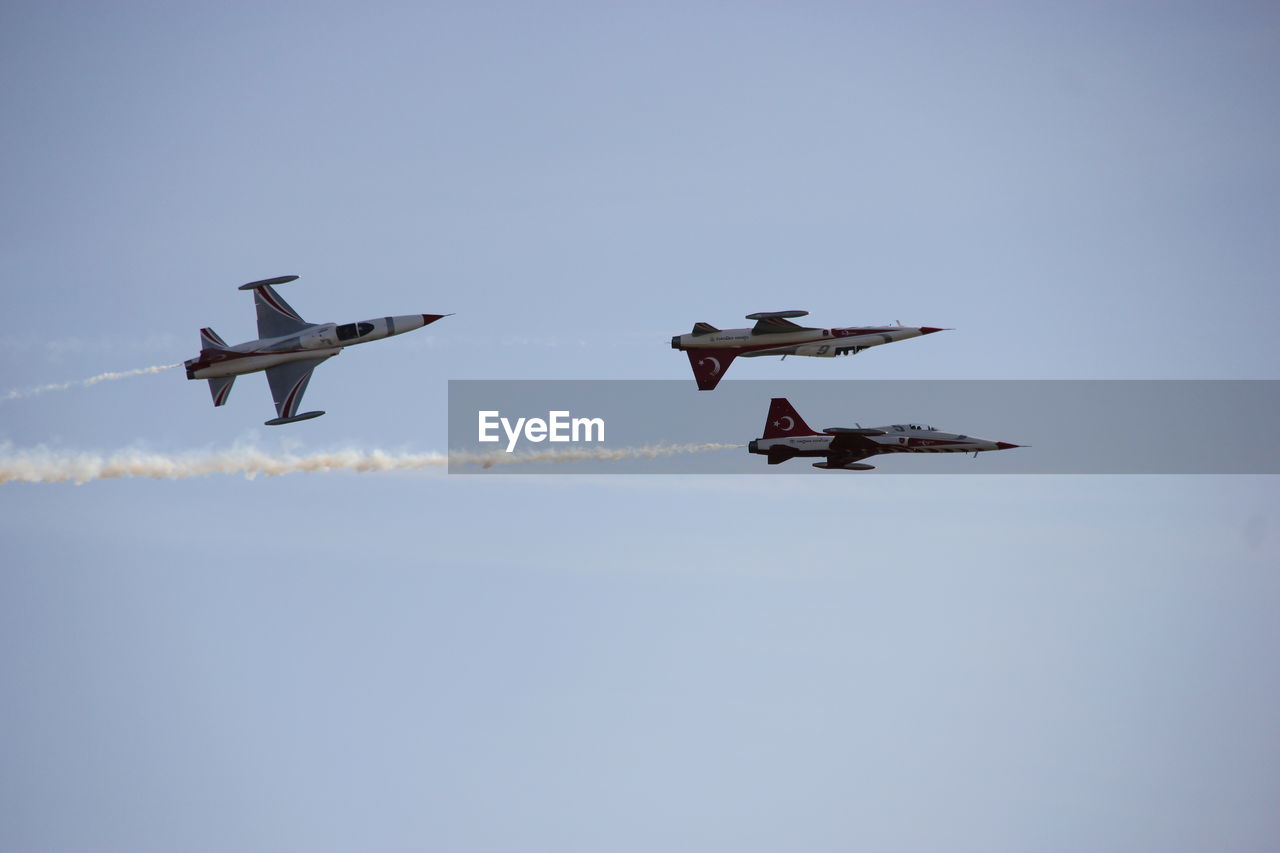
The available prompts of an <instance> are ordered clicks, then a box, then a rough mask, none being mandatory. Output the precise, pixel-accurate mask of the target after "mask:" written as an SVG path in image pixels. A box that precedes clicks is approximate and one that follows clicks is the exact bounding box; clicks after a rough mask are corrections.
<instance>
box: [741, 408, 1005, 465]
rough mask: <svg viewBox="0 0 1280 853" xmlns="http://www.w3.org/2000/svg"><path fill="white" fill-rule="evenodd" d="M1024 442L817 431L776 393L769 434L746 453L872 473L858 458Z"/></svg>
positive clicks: (873, 430)
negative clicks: (809, 459) (805, 459)
mask: <svg viewBox="0 0 1280 853" xmlns="http://www.w3.org/2000/svg"><path fill="white" fill-rule="evenodd" d="M1021 446H1022V445H1018V444H1010V443H1009V442H1007V441H990V440H988V439H985V438H975V437H974V436H971V435H957V434H955V433H950V432H941V431H939V430H938V429H937V428H936V427H931V426H926V425H924V424H895V425H893V426H883V427H869V428H868V427H828V428H827V429H824V430H823V431H822V432H817V431H816V430H812V429H810V428H809V425H808V424H806V423H805V422H804V419H803V418H801V417H800V414H799V413H798V412H797V411H796V410H795V409H794V408H792V406H791V404H790V403H789V402H787V399H786V398H785V397H774V398H773V400H772V401H771V402H770V404H769V418H768V419H767V420H766V421H765V423H764V437H763V438H757V439H756V440H755V441H752V442H751V443H750V444H748V445H747V452H748V453H758V454H760V455H761V456H767V457H769V464H770V465H778V464H780V463H782V462H786V461H787V460H788V459H794V458H795V457H797V456H808V457H822V458H823V459H824V461H822V462H815V463H813V467H814V468H823V469H826V470H840V471H870V470H871V469H873V468H875V467H876V466H874V465H867V464H864V463H862V462H861V461H859V460H862V459H866V458H867V457H868V456H879V455H880V454H883V453H980V452H982V451H984V450H1009V449H1010V448H1013V447H1021Z"/></svg>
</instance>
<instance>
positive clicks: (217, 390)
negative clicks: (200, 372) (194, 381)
mask: <svg viewBox="0 0 1280 853" xmlns="http://www.w3.org/2000/svg"><path fill="white" fill-rule="evenodd" d="M235 381H236V378H235V377H234V376H219V377H218V378H217V379H210V380H209V393H210V394H212V395H213V404H214V405H215V406H221V405H222V404H223V403H225V402H227V397H229V396H230V395H231V386H232V384H234V383H235Z"/></svg>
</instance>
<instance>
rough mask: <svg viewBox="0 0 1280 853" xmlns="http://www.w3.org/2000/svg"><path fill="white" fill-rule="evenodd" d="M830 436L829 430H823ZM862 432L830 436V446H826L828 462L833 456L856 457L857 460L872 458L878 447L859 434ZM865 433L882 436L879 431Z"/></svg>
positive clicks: (851, 460)
mask: <svg viewBox="0 0 1280 853" xmlns="http://www.w3.org/2000/svg"><path fill="white" fill-rule="evenodd" d="M823 432H826V433H828V434H831V430H823ZM860 432H862V431H858V432H854V431H850V432H837V433H835V434H834V435H832V436H831V444H829V445H828V446H827V458H828V460H829V459H830V458H831V457H833V456H841V457H845V456H849V455H857V458H858V459H865V458H867V457H868V456H874V455H875V452H876V450H877V448H878V445H877V444H876V443H875V442H874V441H872V440H871V439H870V438H868V437H867V436H866V435H862V434H860ZM866 432H869V433H872V434H878V435H884V433H883V432H880V431H879V430H866ZM845 461H846V462H856V461H857V459H846V460H845Z"/></svg>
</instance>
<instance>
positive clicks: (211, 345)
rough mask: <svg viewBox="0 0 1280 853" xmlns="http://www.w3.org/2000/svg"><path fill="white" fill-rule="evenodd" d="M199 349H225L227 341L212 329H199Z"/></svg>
mask: <svg viewBox="0 0 1280 853" xmlns="http://www.w3.org/2000/svg"><path fill="white" fill-rule="evenodd" d="M200 349H227V342H226V341H224V340H223V339H222V338H221V337H219V335H218V333H217V332H215V331H214V330H213V329H207V328H206V329H201V330H200Z"/></svg>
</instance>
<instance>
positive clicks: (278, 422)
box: [263, 411, 324, 426]
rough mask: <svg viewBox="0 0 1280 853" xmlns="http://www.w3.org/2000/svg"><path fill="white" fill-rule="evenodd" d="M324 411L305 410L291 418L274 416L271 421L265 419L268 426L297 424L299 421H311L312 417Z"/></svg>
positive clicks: (264, 422)
mask: <svg viewBox="0 0 1280 853" xmlns="http://www.w3.org/2000/svg"><path fill="white" fill-rule="evenodd" d="M323 414H324V412H318V411H317V412H303V413H302V414H300V415H294V416H293V417H291V418H272V419H271V420H269V421H263V424H265V425H266V426H280V425H281V424H296V423H297V422H298V421H309V420H311V419H312V418H318V417H320V416H321V415H323Z"/></svg>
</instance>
